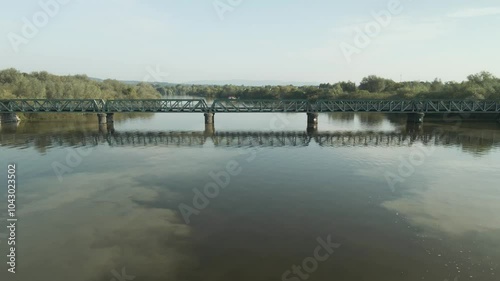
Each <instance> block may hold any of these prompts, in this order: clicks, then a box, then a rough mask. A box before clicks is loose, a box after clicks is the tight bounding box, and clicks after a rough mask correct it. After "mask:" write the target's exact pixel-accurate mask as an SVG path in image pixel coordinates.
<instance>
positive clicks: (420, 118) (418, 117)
mask: <svg viewBox="0 0 500 281" xmlns="http://www.w3.org/2000/svg"><path fill="white" fill-rule="evenodd" d="M424 117H425V113H422V112H418V113H408V119H407V123H410V124H411V123H413V124H418V123H424Z"/></svg>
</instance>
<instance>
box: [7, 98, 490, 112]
mask: <svg viewBox="0 0 500 281" xmlns="http://www.w3.org/2000/svg"><path fill="white" fill-rule="evenodd" d="M17 112H24V113H44V112H52V113H58V112H60V113H118V112H125V113H127V112H157V113H193V112H201V113H206V112H212V113H265V112H278V113H279V112H386V113H417V112H421V113H464V112H470V113H500V101H493V100H317V101H309V100H215V101H214V102H213V103H212V104H211V105H209V104H208V103H207V102H206V101H205V100H204V99H158V100H108V101H104V100H91V99H82V100H44V99H22V100H0V113H17Z"/></svg>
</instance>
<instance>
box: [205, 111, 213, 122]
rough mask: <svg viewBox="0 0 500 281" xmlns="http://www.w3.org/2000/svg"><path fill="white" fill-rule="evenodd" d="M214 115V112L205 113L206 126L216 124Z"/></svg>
mask: <svg viewBox="0 0 500 281" xmlns="http://www.w3.org/2000/svg"><path fill="white" fill-rule="evenodd" d="M214 115H215V113H213V112H207V113H205V125H209V124H214Z"/></svg>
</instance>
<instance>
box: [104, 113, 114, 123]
mask: <svg viewBox="0 0 500 281" xmlns="http://www.w3.org/2000/svg"><path fill="white" fill-rule="evenodd" d="M106 123H108V124H113V123H115V114H114V113H107V114H106Z"/></svg>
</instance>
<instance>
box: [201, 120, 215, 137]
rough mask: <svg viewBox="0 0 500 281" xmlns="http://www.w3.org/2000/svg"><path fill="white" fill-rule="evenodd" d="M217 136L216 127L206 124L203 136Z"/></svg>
mask: <svg viewBox="0 0 500 281" xmlns="http://www.w3.org/2000/svg"><path fill="white" fill-rule="evenodd" d="M214 135H215V125H214V124H213V123H212V124H205V131H203V136H204V137H206V138H209V137H213V136H214Z"/></svg>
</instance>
